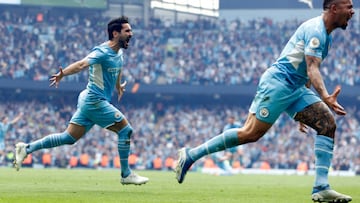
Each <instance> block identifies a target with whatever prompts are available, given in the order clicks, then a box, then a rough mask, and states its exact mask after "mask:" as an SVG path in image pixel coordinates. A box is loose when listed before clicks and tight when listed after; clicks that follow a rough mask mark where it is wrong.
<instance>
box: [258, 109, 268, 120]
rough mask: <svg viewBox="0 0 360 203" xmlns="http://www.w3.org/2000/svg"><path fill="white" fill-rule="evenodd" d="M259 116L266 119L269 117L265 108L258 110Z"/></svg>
mask: <svg viewBox="0 0 360 203" xmlns="http://www.w3.org/2000/svg"><path fill="white" fill-rule="evenodd" d="M260 116H261V117H263V118H266V117H268V116H269V110H268V109H267V108H262V109H260Z"/></svg>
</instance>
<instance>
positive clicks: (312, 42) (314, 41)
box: [304, 29, 326, 59]
mask: <svg viewBox="0 0 360 203" xmlns="http://www.w3.org/2000/svg"><path fill="white" fill-rule="evenodd" d="M309 30H311V29H309ZM325 43H326V41H325V39H324V37H323V36H322V35H321V33H319V32H308V33H306V34H305V48H304V54H305V55H310V56H315V57H317V58H320V59H323V52H324V49H325Z"/></svg>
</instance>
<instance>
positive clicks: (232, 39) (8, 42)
mask: <svg viewBox="0 0 360 203" xmlns="http://www.w3.org/2000/svg"><path fill="white" fill-rule="evenodd" d="M0 11H1V12H0V33H1V34H0V35H1V37H0V78H12V79H29V80H47V79H48V77H49V75H50V74H51V73H54V72H56V71H57V70H58V67H59V66H63V67H65V66H67V65H69V64H70V63H72V62H74V61H75V60H78V59H81V58H83V57H85V56H86V54H87V53H88V52H89V50H90V49H91V48H92V47H93V46H95V45H97V44H99V43H101V42H103V41H106V40H107V33H106V24H107V22H108V21H109V19H108V18H106V17H102V15H101V13H95V12H94V13H91V15H89V14H82V13H81V12H66V10H64V11H62V12H61V13H59V12H45V11H44V12H30V11H27V10H19V9H18V10H6V7H4V8H1V9H0ZM300 23H301V22H300V21H298V20H284V21H283V22H274V21H272V20H271V19H266V18H265V19H256V20H252V21H243V20H233V21H230V22H228V21H226V20H222V19H219V20H214V21H209V20H204V19H199V20H197V21H184V22H178V23H176V24H172V23H169V22H167V21H160V20H159V19H151V20H150V24H149V25H148V26H145V25H144V24H143V22H142V21H141V20H139V19H131V24H132V27H133V30H134V38H133V39H132V41H131V48H129V50H128V51H126V52H127V53H126V54H125V55H126V57H125V60H126V62H125V64H126V65H125V70H124V75H125V76H126V78H127V80H128V82H130V83H134V82H140V83H145V84H164V85H169V84H205V85H206V84H231V85H237V84H256V83H257V81H258V78H259V76H260V74H261V73H262V72H263V71H264V69H266V68H267V67H269V66H270V65H271V64H272V63H273V62H274V61H275V59H276V58H277V57H278V56H279V54H280V52H281V49H282V47H283V46H284V44H285V43H286V42H287V40H288V39H289V36H291V34H292V33H293V32H294V31H295V29H296V27H297V26H298V25H299V24H300ZM359 31H360V26H359V21H358V19H352V21H351V23H350V25H349V26H348V30H347V31H345V32H342V31H339V30H336V31H335V32H334V35H333V36H334V40H333V49H331V50H330V53H329V56H328V58H326V60H325V63H323V65H322V67H321V71H322V72H323V74H324V75H325V76H324V78H325V79H326V82H327V83H328V84H346V85H350V86H354V85H357V84H359V83H360V73H359V70H360V58H359V57H360V53H359V49H360V43H359V39H360V36H359V34H360V33H359ZM67 80H70V81H86V80H87V72H86V71H85V72H83V73H82V74H78V75H74V76H72V77H68V78H67Z"/></svg>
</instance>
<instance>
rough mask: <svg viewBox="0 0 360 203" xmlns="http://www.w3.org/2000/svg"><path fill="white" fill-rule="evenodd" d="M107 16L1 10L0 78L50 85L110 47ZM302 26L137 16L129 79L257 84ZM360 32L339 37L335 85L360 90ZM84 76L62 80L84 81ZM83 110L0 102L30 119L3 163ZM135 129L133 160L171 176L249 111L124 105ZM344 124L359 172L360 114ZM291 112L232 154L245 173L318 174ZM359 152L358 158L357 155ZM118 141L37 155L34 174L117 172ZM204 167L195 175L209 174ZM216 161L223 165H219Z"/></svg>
mask: <svg viewBox="0 0 360 203" xmlns="http://www.w3.org/2000/svg"><path fill="white" fill-rule="evenodd" d="M108 21H109V19H108V18H106V17H102V16H101V13H96V12H94V13H92V14H91V15H86V14H83V13H81V12H79V13H75V12H66V11H65V10H64V12H46V11H42V12H33V11H30V10H22V9H13V10H9V9H6V7H5V6H4V7H2V8H0V33H1V34H0V36H1V37H0V79H4V78H6V79H14V80H17V79H19V80H34V81H47V80H48V78H49V75H51V74H52V73H54V72H56V71H57V70H58V67H59V66H63V67H65V66H67V65H69V64H70V63H72V62H74V61H75V60H79V59H81V58H83V57H85V56H86V54H87V53H89V50H90V49H91V48H92V47H93V46H94V45H97V44H99V43H101V42H103V41H106V40H107V33H106V24H107V22H108ZM300 23H301V22H300V21H298V20H290V21H289V20H284V21H283V22H273V21H272V20H271V19H256V20H252V21H242V20H234V21H231V22H227V21H226V20H216V21H208V20H201V19H199V20H197V21H184V22H179V23H176V24H171V23H169V22H167V21H161V20H159V19H151V20H150V24H149V25H147V26H145V25H144V24H143V22H142V21H141V20H139V19H131V24H132V28H133V31H134V38H133V39H132V40H131V47H130V48H129V49H128V50H127V51H126V54H125V67H124V74H123V75H124V77H125V78H126V80H127V81H128V82H129V83H135V82H139V83H143V84H161V85H172V84H191V85H198V84H201V85H211V84H215V85H216V84H229V85H239V84H254V85H255V84H257V81H258V78H259V76H260V75H261V73H262V72H263V71H264V70H265V69H266V68H267V67H268V66H269V65H271V64H272V63H273V62H274V61H275V59H276V58H277V57H278V56H279V54H280V52H281V49H282V47H283V45H284V44H285V43H286V42H287V40H288V38H289V36H291V34H292V33H293V32H294V31H295V29H296V27H297V26H298V25H299V24H300ZM359 34H360V26H359V22H358V21H357V19H353V20H352V21H351V23H350V25H349V27H348V30H347V31H345V32H340V31H335V33H334V35H333V36H334V40H333V49H331V50H330V53H329V56H328V58H326V60H325V62H324V63H323V65H322V67H321V71H322V72H323V74H324V78H325V79H326V83H327V84H342V85H349V86H355V85H359V84H360V73H359V70H360V58H359V57H360V53H359V51H360V42H359V39H360V36H359ZM87 74H88V73H87V72H86V71H84V72H82V73H79V74H76V75H72V76H69V77H66V78H64V80H66V81H69V82H86V80H87V76H88V75H87ZM75 107H76V104H75V103H71V104H70V103H69V102H65V103H56V102H46V101H45V102H44V100H42V101H41V102H40V101H39V100H30V99H29V100H25V101H17V102H14V101H2V102H1V103H0V116H7V117H9V118H14V117H15V116H16V115H18V114H19V113H24V116H23V117H22V119H20V120H19V121H18V122H16V123H15V124H14V125H13V126H12V127H11V128H10V130H9V131H8V132H7V134H6V136H5V145H6V150H5V154H4V155H2V156H1V157H0V160H1V161H0V165H6V166H7V165H11V162H12V160H13V156H14V154H13V147H14V144H15V143H16V142H19V141H24V142H30V141H32V140H35V139H38V138H42V137H43V136H45V135H48V134H50V133H56V132H60V131H63V130H65V128H66V126H67V122H68V121H69V120H70V117H71V116H72V114H73V113H74V112H75ZM119 108H120V109H121V110H122V112H123V113H124V114H125V115H126V116H127V118H128V120H129V121H130V123H131V124H132V126H133V128H134V133H133V137H132V141H133V142H132V146H131V156H130V157H129V162H130V164H131V166H132V167H133V168H136V169H154V170H171V169H172V167H173V165H174V161H175V159H176V157H177V149H179V148H181V147H184V146H196V145H198V144H200V143H203V142H204V141H205V140H208V139H209V138H211V137H213V136H215V135H217V134H219V133H220V132H221V131H222V129H223V127H224V125H225V124H226V120H227V117H228V116H230V115H232V116H234V117H235V118H237V120H238V121H239V122H240V123H242V122H244V121H245V119H246V116H247V113H248V112H247V109H248V108H247V107H244V106H231V105H225V104H221V105H210V104H208V105H207V104H204V105H190V104H181V105H180V104H172V105H170V104H166V105H165V104H158V103H151V102H149V103H148V104H145V105H135V104H134V105H130V104H121V106H119ZM346 108H347V112H348V115H347V116H345V117H336V119H337V124H338V128H337V136H336V145H335V146H336V147H335V152H334V160H333V168H334V169H335V170H344V171H358V172H359V173H360V148H359V147H358V146H359V144H360V129H359V119H360V115H359V110H358V109H357V108H358V107H355V106H348V107H346ZM297 125H298V124H297V123H295V122H294V121H292V120H291V119H289V117H288V116H286V115H283V116H281V117H280V119H279V120H278V121H277V122H276V123H275V125H274V127H273V128H272V129H271V130H270V131H269V132H268V133H267V134H266V135H265V136H264V137H263V138H262V139H261V140H260V141H258V142H256V143H252V144H248V145H245V146H240V147H238V148H237V150H236V152H235V153H234V154H233V158H232V159H233V160H234V162H236V163H238V166H239V167H241V168H261V167H262V165H263V164H264V163H266V164H267V166H268V167H270V168H273V169H296V168H298V167H299V165H300V164H304V163H305V164H306V165H307V167H308V168H309V169H313V167H314V165H313V162H314V151H313V142H314V136H315V132H314V131H311V130H310V132H309V133H307V134H303V133H300V132H299V131H298V126H297ZM349 152H351V153H349ZM118 159H119V157H118V151H117V137H116V135H115V134H114V133H112V132H110V131H107V130H104V129H101V128H99V127H97V126H95V127H94V128H93V129H92V130H91V131H90V132H89V133H88V134H86V135H85V137H83V138H82V139H80V140H79V141H78V142H77V143H76V144H74V145H71V146H62V147H58V148H53V149H46V150H41V151H38V152H35V153H33V154H32V155H31V156H29V157H28V158H27V159H26V160H25V163H24V165H25V166H29V167H34V166H44V167H61V168H72V167H86V168H118V167H119V165H118V164H119V160H118ZM206 161H207V160H205V159H204V160H200V161H199V162H197V163H196V164H195V165H194V168H195V169H196V168H197V167H202V166H203V165H204V164H205V162H206ZM213 161H214V162H215V163H216V160H213Z"/></svg>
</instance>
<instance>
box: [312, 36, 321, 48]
mask: <svg viewBox="0 0 360 203" xmlns="http://www.w3.org/2000/svg"><path fill="white" fill-rule="evenodd" d="M309 45H310V47H311V48H318V47H319V46H320V40H319V39H318V38H316V37H313V38H311V39H310V44H309Z"/></svg>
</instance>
